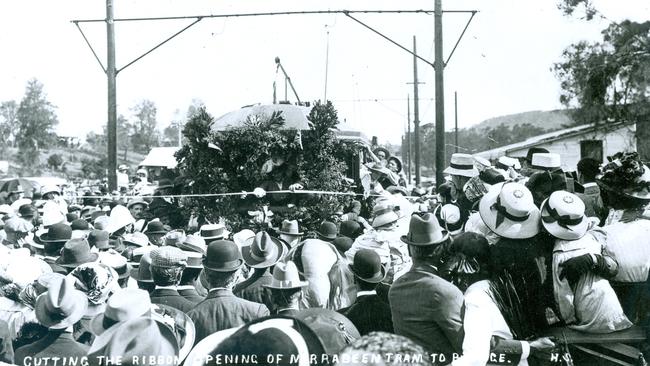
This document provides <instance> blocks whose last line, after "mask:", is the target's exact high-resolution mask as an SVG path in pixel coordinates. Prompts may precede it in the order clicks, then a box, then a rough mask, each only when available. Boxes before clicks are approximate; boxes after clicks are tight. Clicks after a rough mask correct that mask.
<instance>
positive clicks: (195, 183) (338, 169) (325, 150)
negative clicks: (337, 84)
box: [176, 102, 356, 231]
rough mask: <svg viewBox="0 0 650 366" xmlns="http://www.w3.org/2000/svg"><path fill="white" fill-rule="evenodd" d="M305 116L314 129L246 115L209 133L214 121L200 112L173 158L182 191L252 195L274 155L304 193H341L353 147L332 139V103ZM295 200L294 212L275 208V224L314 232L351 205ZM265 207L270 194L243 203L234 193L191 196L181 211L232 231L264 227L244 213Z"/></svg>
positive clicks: (328, 199)
mask: <svg viewBox="0 0 650 366" xmlns="http://www.w3.org/2000/svg"><path fill="white" fill-rule="evenodd" d="M308 118H309V120H310V121H311V122H312V128H311V129H310V130H308V131H302V132H300V131H296V130H289V129H282V126H283V124H284V119H283V117H282V116H281V115H280V114H274V115H272V116H271V117H270V118H263V117H259V116H253V117H249V118H248V120H247V121H246V122H245V123H243V125H242V126H241V127H238V128H232V129H229V130H227V131H221V132H212V131H211V130H210V126H211V124H212V122H213V118H212V116H210V115H209V114H208V113H207V112H206V110H205V109H204V108H201V109H200V110H199V111H198V113H196V114H195V115H194V116H193V117H192V118H191V119H190V120H189V121H188V123H187V124H186V125H185V128H184V130H183V134H184V136H185V138H186V140H187V141H188V144H187V145H185V146H183V147H182V148H181V150H180V151H179V152H178V153H177V154H176V158H177V160H178V161H179V165H178V166H179V168H180V169H181V171H182V173H183V175H184V177H185V180H186V182H185V184H184V187H185V193H192V194H201V193H224V192H241V191H247V192H250V191H252V190H253V189H254V188H256V187H258V186H260V184H261V182H263V181H264V180H265V179H267V177H266V176H265V175H264V174H263V173H262V171H261V168H262V165H263V164H264V163H265V162H266V161H267V160H268V159H270V157H271V155H272V154H273V153H274V152H281V153H282V154H283V155H284V156H287V157H288V158H287V162H286V163H285V164H291V165H293V166H295V167H296V170H297V173H298V175H299V176H300V181H301V182H302V183H303V185H304V187H305V189H306V190H322V191H341V190H343V189H344V185H343V177H344V172H345V171H346V168H347V167H346V164H345V158H346V156H349V154H351V153H352V151H353V149H355V148H356V147H355V146H354V145H353V144H350V143H344V142H342V141H339V140H338V139H337V138H336V134H335V133H334V131H333V129H334V128H335V127H336V125H337V124H338V117H337V114H336V111H335V109H334V107H333V105H332V104H331V103H330V102H328V103H327V104H321V103H320V102H318V103H316V104H315V106H314V107H313V109H312V111H311V113H310V115H309V117H308ZM215 146H216V147H217V148H218V149H215ZM285 189H286V188H285ZM296 196H297V197H298V201H297V207H296V208H294V209H287V210H274V213H275V215H274V217H273V224H274V225H273V226H275V227H277V226H278V225H279V224H280V223H281V222H282V220H283V219H285V218H289V219H297V220H299V221H300V222H301V226H302V227H303V228H305V229H307V230H314V229H317V228H318V226H319V225H320V223H321V222H322V220H324V219H327V218H329V217H330V214H331V213H333V212H335V210H336V208H337V207H338V206H340V205H342V204H344V203H346V202H347V201H349V198H347V197H346V196H335V195H304V194H300V195H296ZM268 204H269V201H268V195H267V197H265V198H263V199H256V198H254V197H251V196H248V197H247V198H246V199H241V198H240V196H239V195H237V196H225V197H218V199H215V198H214V197H212V198H192V199H188V200H187V201H186V202H185V207H187V208H189V209H190V210H191V211H193V212H191V213H193V214H196V215H197V216H198V217H199V218H200V219H202V220H205V221H210V222H216V221H217V220H218V219H219V218H220V217H222V218H224V219H225V220H226V222H227V224H228V226H229V228H230V230H232V231H238V230H240V229H242V228H250V227H253V228H256V229H261V228H262V227H265V224H263V223H253V222H251V218H250V217H249V215H248V214H247V212H248V211H256V210H258V211H259V210H261V208H262V206H264V205H268ZM285 208H286V207H285ZM255 226H256V227H255Z"/></svg>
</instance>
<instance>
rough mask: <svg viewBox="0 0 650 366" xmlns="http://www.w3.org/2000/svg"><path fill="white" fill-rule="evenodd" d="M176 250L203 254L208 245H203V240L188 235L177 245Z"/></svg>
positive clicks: (196, 236)
mask: <svg viewBox="0 0 650 366" xmlns="http://www.w3.org/2000/svg"><path fill="white" fill-rule="evenodd" d="M177 247H178V248H180V249H182V250H185V251H190V252H197V253H201V254H205V252H206V250H207V249H208V245H207V244H206V243H205V239H203V238H202V237H200V236H198V235H194V234H190V235H187V236H185V238H184V240H183V241H182V242H181V243H179V244H178V245H177Z"/></svg>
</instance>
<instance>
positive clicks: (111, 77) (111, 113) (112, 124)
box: [106, 0, 117, 191]
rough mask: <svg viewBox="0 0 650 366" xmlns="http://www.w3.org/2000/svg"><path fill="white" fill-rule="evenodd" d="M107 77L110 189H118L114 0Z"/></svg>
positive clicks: (108, 30)
mask: <svg viewBox="0 0 650 366" xmlns="http://www.w3.org/2000/svg"><path fill="white" fill-rule="evenodd" d="M106 38H107V39H106V51H107V52H106V53H107V60H106V77H107V79H108V189H109V191H114V190H116V189H117V94H116V91H117V87H116V80H115V79H116V76H117V70H116V69H115V24H114V22H113V0H106Z"/></svg>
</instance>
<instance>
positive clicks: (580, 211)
mask: <svg viewBox="0 0 650 366" xmlns="http://www.w3.org/2000/svg"><path fill="white" fill-rule="evenodd" d="M541 214H542V225H544V228H545V229H546V231H548V232H549V233H550V234H551V235H553V236H554V237H556V238H559V239H563V240H577V239H580V238H582V237H583V236H584V235H585V233H587V230H588V229H589V226H590V223H592V222H593V221H592V220H590V219H589V218H587V217H585V204H584V202H582V200H581V199H580V197H578V196H576V195H575V194H572V193H569V192H566V191H557V192H553V194H551V196H550V197H549V198H548V199H547V200H545V201H544V203H542V210H541Z"/></svg>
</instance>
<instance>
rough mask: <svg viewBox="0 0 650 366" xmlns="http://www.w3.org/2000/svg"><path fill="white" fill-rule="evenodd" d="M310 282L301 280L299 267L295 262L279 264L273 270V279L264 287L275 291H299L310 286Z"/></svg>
mask: <svg viewBox="0 0 650 366" xmlns="http://www.w3.org/2000/svg"><path fill="white" fill-rule="evenodd" d="M308 285H309V282H308V281H302V280H300V275H299V274H298V267H296V264H295V263H294V262H293V261H287V262H286V263H285V262H278V263H277V264H276V265H275V268H273V279H272V280H271V283H270V284H268V285H266V284H265V285H262V286H263V287H266V288H270V289H275V290H289V289H299V288H303V287H305V286H308Z"/></svg>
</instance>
